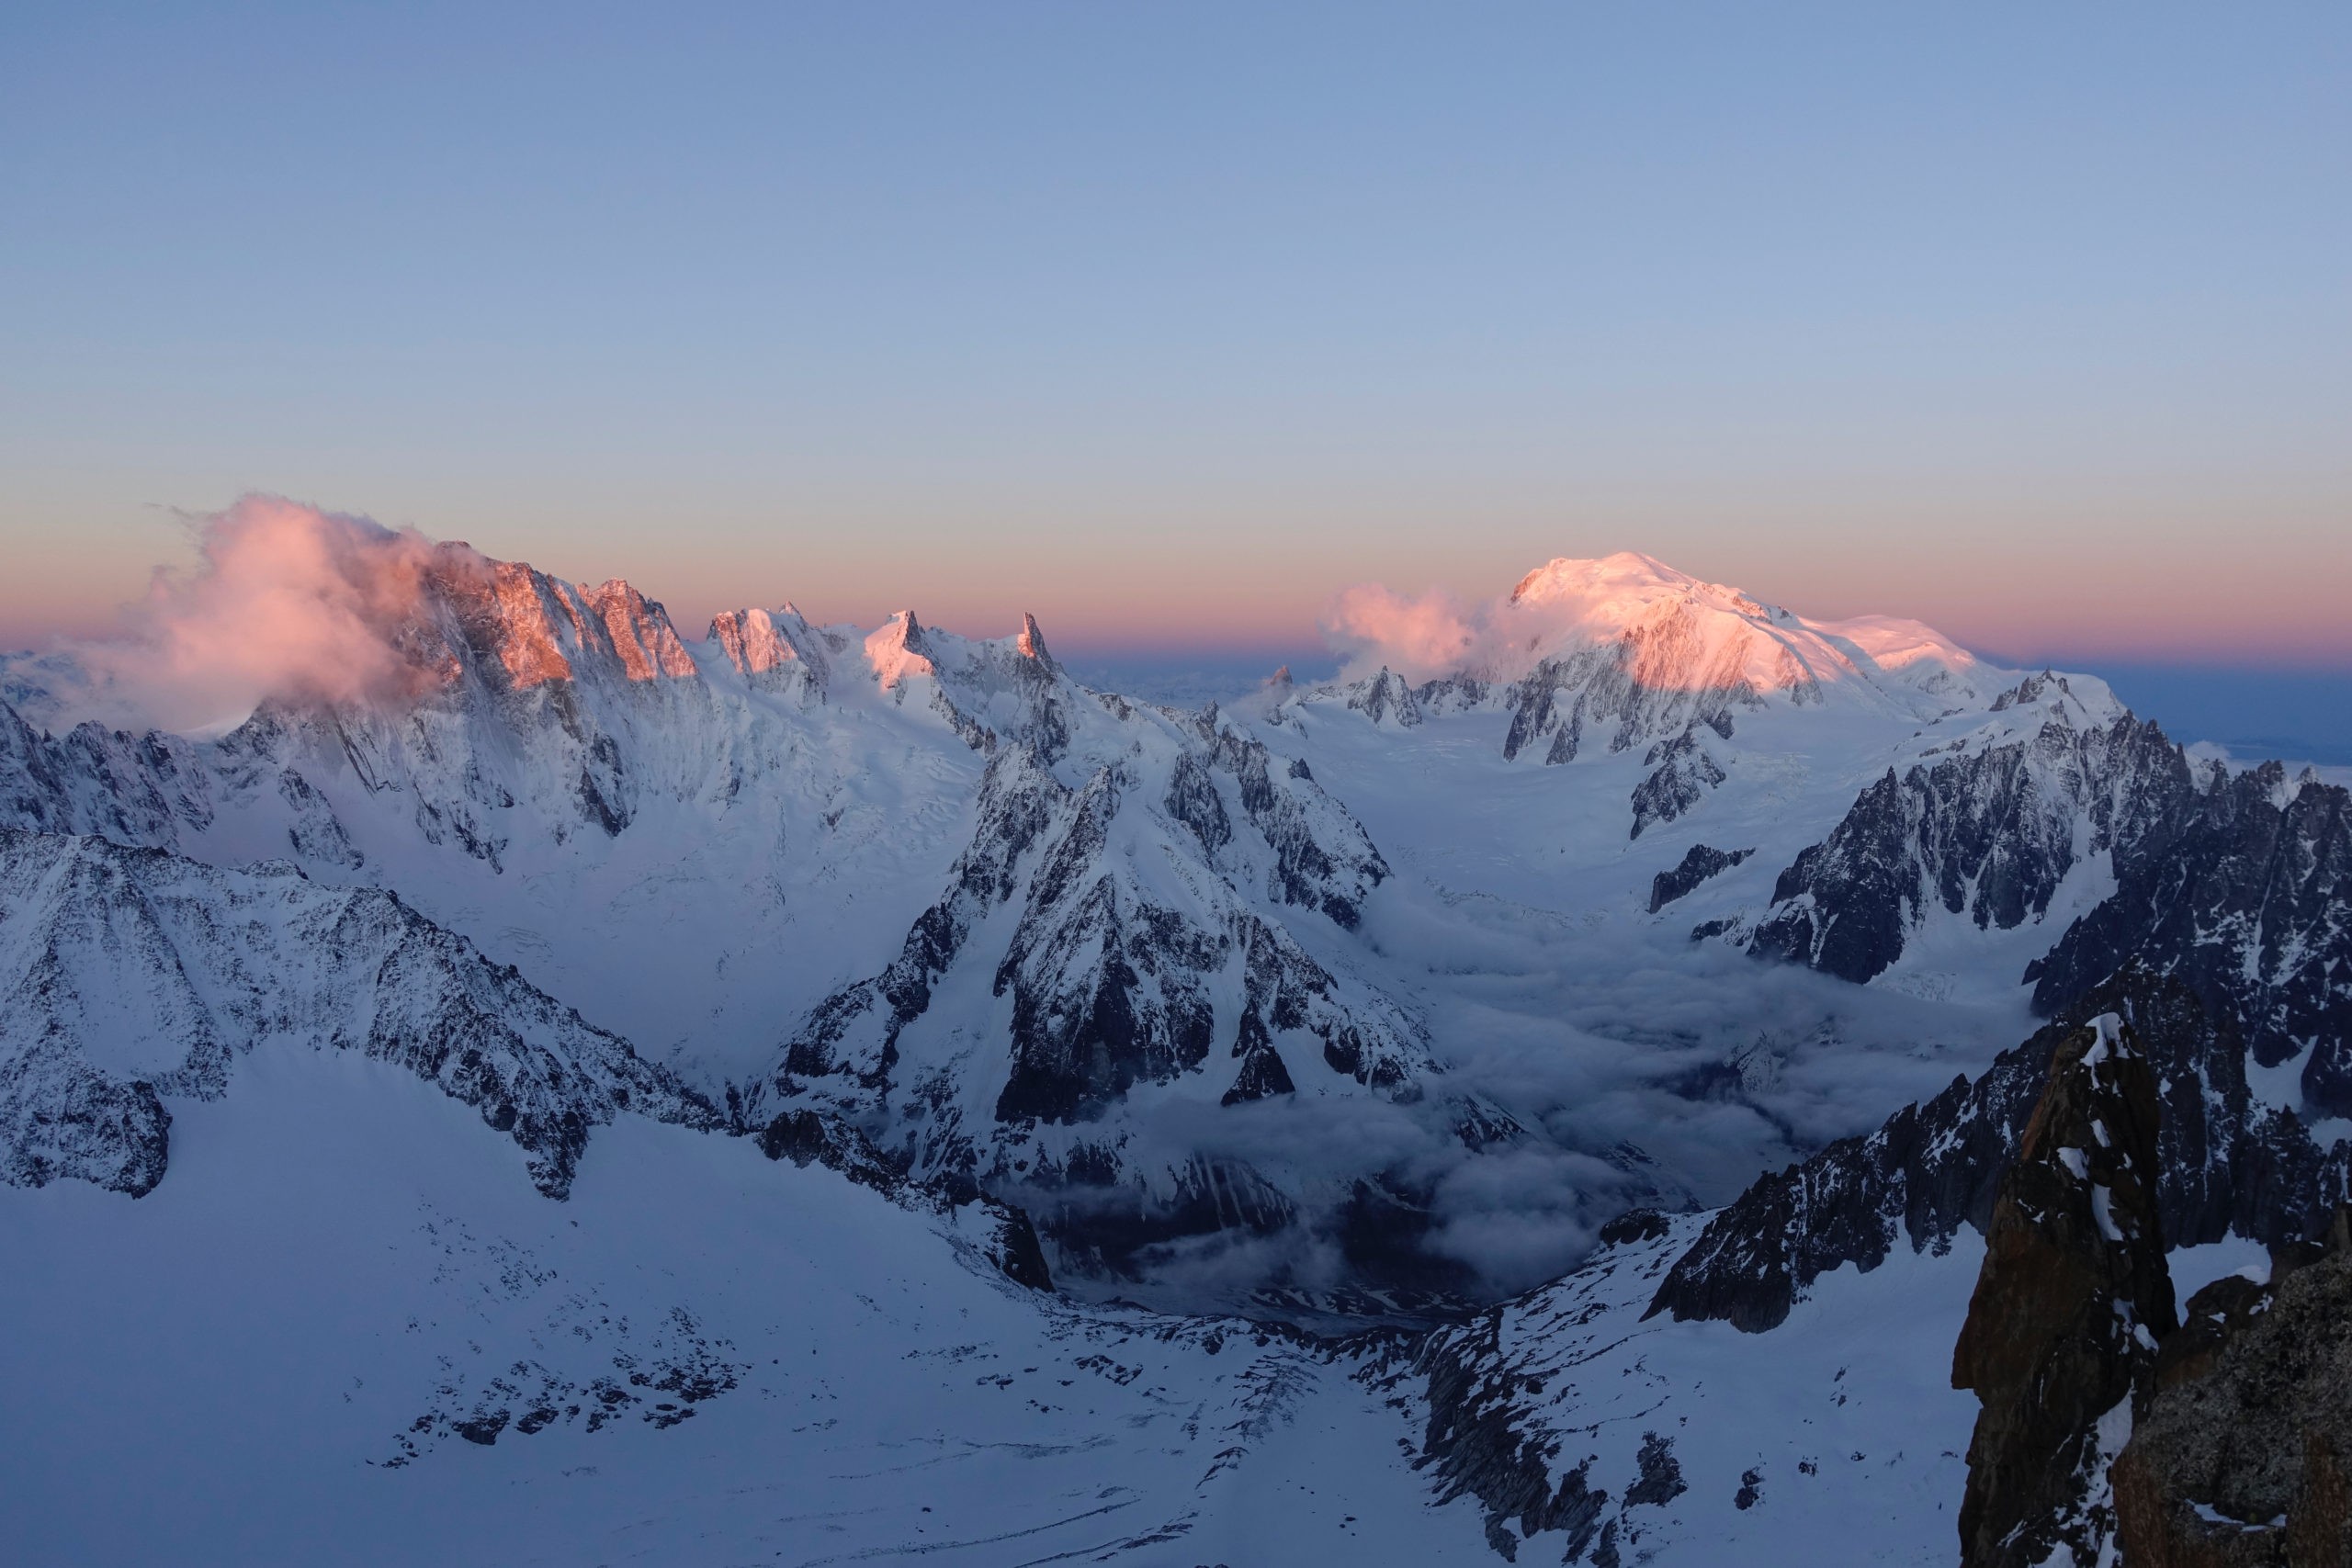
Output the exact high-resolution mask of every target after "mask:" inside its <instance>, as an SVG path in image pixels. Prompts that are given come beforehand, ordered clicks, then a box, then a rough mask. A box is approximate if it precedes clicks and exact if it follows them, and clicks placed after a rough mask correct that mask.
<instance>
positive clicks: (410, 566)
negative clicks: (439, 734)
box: [71, 495, 471, 731]
mask: <svg viewBox="0 0 2352 1568" xmlns="http://www.w3.org/2000/svg"><path fill="white" fill-rule="evenodd" d="M196 529H197V549H198V562H197V565H196V568H195V569H194V570H192V571H187V572H173V571H168V570H158V571H157V572H156V574H155V576H154V580H153V582H152V583H151V584H150V586H149V589H148V592H147V596H146V599H145V601H144V602H143V603H141V604H138V605H136V606H133V607H130V609H129V610H127V611H126V618H127V619H128V621H129V623H130V624H129V626H128V628H127V631H126V634H125V635H124V636H123V637H119V638H113V639H109V640H106V641H102V642H90V643H83V644H78V645H74V646H73V647H72V648H71V651H72V652H73V653H74V654H75V655H76V657H78V658H79V660H81V662H82V663H83V664H84V666H85V668H87V669H88V671H90V673H91V675H92V676H93V678H94V679H95V681H96V683H97V687H98V689H97V691H96V693H95V694H93V695H94V697H95V699H96V705H98V706H99V707H100V708H101V709H102V710H109V711H108V713H107V716H110V717H112V718H114V720H115V721H116V722H131V723H141V724H153V725H158V726H161V727H164V728H171V729H177V730H184V731H200V730H205V729H212V728H221V727H224V726H227V725H232V724H235V723H236V722H238V721H239V720H241V719H243V717H245V716H247V715H248V714H250V713H252V712H253V710H254V706H255V705H257V704H259V703H260V702H262V701H263V700H264V699H266V698H271V697H278V698H286V699H291V700H297V701H305V700H308V701H330V702H341V701H350V700H354V699H363V698H369V697H376V696H390V695H397V694H401V693H404V692H413V691H414V690H416V689H417V687H418V686H419V685H420V683H422V682H424V681H426V680H428V679H429V678H430V677H429V675H428V673H427V672H426V671H424V670H423V669H421V668H420V667H419V666H418V665H416V664H415V663H413V662H412V661H411V660H408V659H407V658H404V657H403V656H402V653H401V645H402V642H403V629H404V627H407V626H410V625H412V624H413V617H414V615H415V612H416V609H417V606H418V604H419V603H420V599H421V590H422V586H423V582H424V574H425V572H426V571H427V570H428V569H430V568H432V567H433V566H434V565H435V563H436V561H438V562H440V563H441V565H442V567H443V569H444V570H447V566H448V565H450V564H454V562H456V561H458V560H463V559H469V558H471V552H469V551H465V550H464V549H463V547H451V546H436V545H435V544H434V543H433V542H432V541H431V540H429V539H427V538H425V537H424V536H423V535H421V534H418V533H416V532H415V531H413V530H395V529H390V528H386V527H384V526H383V525H380V524H378V523H375V522H372V521H370V520H369V519H368V518H365V517H355V516H348V515H345V514H343V513H331V512H322V511H320V510H319V509H318V508H317V507H314V506H308V505H304V504H302V503H300V502H292V501H287V500H285V499H283V498H281V497H277V496H266V495H248V496H246V497H244V498H243V499H242V500H240V501H238V502H236V503H235V504H234V505H232V506H231V507H230V508H229V509H228V510H226V511H224V512H219V513H212V514H210V515H209V516H206V517H203V518H200V519H198V521H197V523H196Z"/></svg>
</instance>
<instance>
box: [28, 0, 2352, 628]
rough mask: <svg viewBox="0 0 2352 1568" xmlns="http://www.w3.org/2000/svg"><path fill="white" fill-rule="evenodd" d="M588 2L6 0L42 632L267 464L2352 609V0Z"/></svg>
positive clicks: (1311, 578)
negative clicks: (510, 14)
mask: <svg viewBox="0 0 2352 1568" xmlns="http://www.w3.org/2000/svg"><path fill="white" fill-rule="evenodd" d="M421 14H422V15H423V16H424V20H423V21H420V15H421ZM576 16H577V19H576V21H574V22H572V23H571V24H569V25H567V26H566V27H565V28H561V29H557V30H550V29H549V28H547V27H546V26H545V25H544V23H543V21H542V20H541V19H540V18H538V17H530V18H526V17H520V16H517V17H514V18H512V19H505V18H503V17H502V16H501V14H500V13H499V12H498V10H497V8H496V7H485V6H476V5H467V6H448V7H447V8H445V9H442V10H440V11H439V12H438V13H437V16H436V15H435V14H433V13H431V12H430V10H429V9H427V8H420V7H396V8H383V9H380V10H379V9H374V8H363V7H356V6H332V7H328V6H311V5H304V6H285V7H276V6H261V5H240V6H222V7H217V8H209V9H205V10H201V11H198V10H196V9H193V8H191V9H190V10H188V11H187V12H184V13H182V17H181V19H180V20H178V21H176V22H175V21H172V20H169V19H158V18H156V17H142V18H141V20H140V21H139V22H138V24H137V25H136V26H132V25H130V24H128V23H120V22H117V21H115V20H110V19H109V17H107V14H106V12H105V10H104V9H103V8H98V7H88V6H47V5H38V4H23V5H12V6H8V7H6V15H5V17H0V211H5V212H6V220H5V221H0V299H5V300H6V308H5V309H0V368H4V369H5V374H0V562H4V563H5V570H0V645H6V646H27V645H31V644H36V643H38V642H40V641H41V640H42V639H43V638H45V637H49V636H51V635H52V634H54V633H56V632H58V631H60V630H65V631H74V632H85V633H86V632H89V631H93V630H96V629H98V628H101V627H103V626H105V625H107V623H108V621H109V620H110V618H111V617H112V615H113V614H114V607H115V606H117V605H119V604H122V603H124V602H126V601H130V600H133V599H136V598H137V597H138V596H139V595H140V593H141V590H142V587H143V585H144V583H145V581H146V578H147V575H148V572H149V571H150V570H151V569H152V568H153V566H155V565H156V564H157V563H159V562H164V563H168V562H174V561H185V560H187V558H188V555H189V545H188V532H187V524H186V522H185V517H186V516H187V515H188V514H195V513H209V512H215V511H218V510H220V509H221V508H223V507H225V506H227V505H229V504H230V502H232V501H233V500H234V499H235V498H236V497H237V496H238V495H240V494H242V493H243V492H246V491H265V492H270V493H275V494H281V495H287V496H291V497H295V498H298V499H300V500H304V501H309V502H316V503H318V504H320V505H322V506H325V507H328V508H332V509H336V510H340V511H345V512H351V513H364V514H367V515H368V516H372V517H374V518H376V519H378V520H379V521H381V522H383V523H385V524H388V525H413V526H414V527H416V528H418V529H421V530H422V531H424V533H425V534H427V535H430V536H435V537H438V538H465V539H469V540H471V541H472V542H473V543H474V544H475V545H477V546H478V547H481V549H483V550H484V551H486V552H488V553H490V554H492V555H495V556H500V557H504V558H522V559H527V560H530V561H532V562H534V563H535V564H537V565H539V566H541V567H543V568H546V569H548V570H554V571H558V572H560V573H562V574H564V575H567V576H571V577H575V578H581V579H586V580H590V581H601V580H602V579H604V578H605V577H610V576H616V575H619V576H626V577H628V578H629V579H631V580H632V581H636V582H638V583H639V585H640V586H642V587H643V588H644V589H645V590H646V591H647V592H650V593H652V594H654V595H655V596H657V597H659V598H662V599H663V600H665V601H666V602H667V603H668V604H669V605H670V607H671V608H672V610H673V613H674V614H675V615H676V616H677V618H678V620H679V621H680V622H681V624H682V626H686V627H687V629H688V630H689V632H690V635H691V634H693V633H695V632H698V631H699V629H700V626H701V625H702V622H703V620H704V618H705V617H707V615H709V614H710V613H711V612H712V611H713V610H715V609H718V608H721V607H726V606H731V605H735V604H744V603H761V604H775V603H777V602H780V601H782V600H784V599H786V598H790V599H793V600H796V601H797V602H798V603H799V604H801V606H802V607H803V608H804V609H806V610H807V611H809V613H810V614H811V615H816V616H820V617H822V618H825V619H829V620H857V621H861V622H868V623H870V622H872V621H873V620H875V619H876V618H878V617H879V616H880V615H883V614H884V613H886V612H888V611H889V610H891V609H895V608H898V607H900V606H902V605H912V606H914V607H916V608H917V609H919V610H920V611H921V612H922V615H924V617H925V618H926V619H927V620H933V621H936V622H939V623H942V624H944V625H947V626H954V627H956V628H958V629H964V630H968V631H972V632H975V633H990V634H993V633H1001V632H1006V631H1010V630H1012V628H1013V627H1014V626H1017V625H1018V618H1019V615H1020V613H1021V612H1022V611H1023V610H1034V611H1035V613H1036V614H1037V615H1038V616H1039V617H1040V619H1041V620H1042V621H1043V622H1044V624H1045V626H1046V630H1047V633H1048V635H1049V636H1050V637H1053V638H1054V639H1055V642H1056V645H1057V648H1061V649H1065V650H1067V651H1069V652H1073V653H1077V654H1080V655H1084V656H1089V657H1096V658H1111V657H1114V656H1115V657H1124V656H1130V655H1134V654H1136V653H1138V652H1139V651H1143V652H1151V653H1154V654H1156V655H1165V656H1168V657H1179V656H1191V655H1196V654H1197V655H1200V656H1202V657H1208V656H1211V655H1216V656H1224V655H1227V654H1232V655H1235V656H1239V655H1242V654H1248V655H1252V656H1254V654H1255V653H1256V652H1257V651H1259V650H1266V651H1269V652H1272V651H1277V650H1281V649H1295V648H1312V647H1314V646H1316V644H1317V630H1316V627H1317V617H1318V615H1320V614H1322V613H1323V611H1324V610H1325V608H1326V606H1327V605H1328V604H1329V602H1330V601H1331V599H1332V597H1333V595H1335V594H1336V593H1338V592H1340V591H1341V590H1344V589H1346V588H1348V587H1350V586H1351V585H1353V584H1358V583H1363V582H1380V583H1385V584H1387V585H1390V586H1391V587H1393V588H1394V589H1396V590H1397V591H1399V592H1415V593H1418V592H1422V591H1424V590H1427V589H1430V588H1432V587H1439V588H1446V589H1450V590H1452V591H1453V592H1456V593H1459V594H1462V595H1464V596H1466V597H1480V596H1486V595H1491V594H1493V593H1495V592H1499V591H1501V590H1503V589H1505V588H1507V587H1508V586H1509V585H1510V582H1511V581H1513V580H1515V579H1516V578H1517V577H1518V576H1520V575H1521V573H1522V572H1524V571H1525V570H1528V569H1529V568H1531V567H1532V566H1535V565H1537V564H1539V563H1540V562H1542V561H1544V560H1545V559H1547V558H1551V557H1554V556H1562V555H1568V556H1587V555H1601V554H1605V553H1608V552H1610V551H1613V550H1619V549H1634V550H1640V551H1644V552H1646V553H1648V554H1650V555H1653V556H1657V557H1658V558H1662V559H1664V560H1667V561H1668V562H1671V563H1673V564H1674V565H1675V566H1677V567H1679V568H1680V569H1682V570H1686V571H1690V572H1692V573H1694V574H1696V575H1699V576H1701V577H1704V578H1708V579H1712V580H1715V581H1727V582H1731V583H1735V584H1737V585H1739V586H1741V587H1744V588H1746V589H1747V590H1748V591H1749V592H1752V593H1755V594H1757V595H1758V596H1761V597H1763V598H1766V599H1769V600H1772V601H1775V602H1779V603H1783V604H1788V605H1790V606H1792V607H1793V608H1795V609H1798V610H1800V611H1802V612H1804V613H1806V614H1809V615H1819V616H1841V615H1852V614H1856V613H1860V612H1865V611H1881V612H1886V613H1892V614H1899V615H1913V616H1917V617H1919V618H1921V619H1924V620H1926V621H1928V622H1930V623H1931V624H1933V625H1935V626H1939V627H1940V628H1941V629H1943V630H1944V631H1946V632H1948V633H1949V634H1951V636H1953V637H1957V638H1959V639H1961V640H1962V641H1963V642H1966V643H1968V644H1970V645H1972V646H1973V647H1976V648H1978V649H1982V650H1985V651H1988V652H1991V653H1995V654H1997V655H2002V656H2006V657H2009V658H2015V659H2043V658H2047V659H2068V658H2071V659H2075V660H2088V661H2100V660H2104V661H2108V662H2115V661H2139V662H2165V663H2171V664H2177V665H2231V664H2254V665H2261V666H2268V667H2280V666H2285V667H2298V668H2302V669H2306V670H2311V671H2337V672H2341V671H2346V670H2352V615H2347V614H2346V605H2347V604H2352V543H2347V538H2352V90H2347V84H2352V7H2346V6H2342V5H2340V4H2337V5H2325V6H2247V7H2232V8H2228V9H2220V8H2215V7H2210V6H2201V7H2162V6H2145V7H2133V8H2131V10H2130V11H2129V12H2128V13H2127V12H2124V11H2122V10H2118V9H2110V8H2105V7H2092V6H2079V7H2049V6H1996V7H1967V8H1950V9H1946V10H1943V11H1941V12H1939V13H1936V14H1933V15H1930V14H1927V13H1925V12H1923V11H1922V10H1920V9H1919V8H1916V7H1878V6H1857V7H1853V8H1850V9H1834V8H1810V9H1808V8H1803V7H1794V8H1792V7H1770V8H1766V7H1747V6H1723V7H1706V6H1688V7H1686V6H1677V7H1661V8H1636V7H1631V6H1612V7H1585V6H1555V5H1544V6H1509V5H1495V6H1471V7H1460V6H1379V5H1374V6H1363V5H1352V4H1351V5H1335V6H1329V7H1328V8H1321V9H1317V8H1314V7H1306V6H1298V7H1289V8H1286V9H1285V10H1284V12H1283V15H1282V16H1280V17H1273V16H1270V15H1268V14H1266V12H1265V10H1264V9H1263V8H1261V7H1258V6H1153V7H1147V6H1096V5H1070V6H1030V5H1012V6H961V5H957V6H908V5H891V4H883V5H872V6H743V7H740V8H729V7H717V8H714V7H677V8H666V9H664V10H663V11H662V12H659V13H656V12H654V11H652V10H650V9H647V8H638V9H635V10H624V9H620V8H612V9H606V8H602V7H594V6H584V7H582V8H581V9H580V10H579V11H578V12H577V14H576ZM2127 17H2128V20H2129V22H2130V26H2129V28H2128V30H2127V29H2126V28H2124V27H2123V26H2122V25H2121V24H2122V23H2123V22H2124V21H2125V20H2126V19H2127Z"/></svg>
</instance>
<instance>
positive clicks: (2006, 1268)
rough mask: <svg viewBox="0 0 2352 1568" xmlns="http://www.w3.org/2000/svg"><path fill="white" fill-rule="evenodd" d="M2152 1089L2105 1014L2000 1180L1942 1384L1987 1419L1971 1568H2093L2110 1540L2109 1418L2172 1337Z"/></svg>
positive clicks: (2113, 1443)
mask: <svg viewBox="0 0 2352 1568" xmlns="http://www.w3.org/2000/svg"><path fill="white" fill-rule="evenodd" d="M2156 1108H2157V1095H2156V1077H2155V1074H2154V1071H2153V1070H2152V1068H2151V1066H2150V1064H2149V1062H2148V1059H2147V1057H2146V1056H2145V1055H2143V1053H2142V1052H2141V1050H2140V1049H2139V1046H2138V1044H2137V1043H2136V1041H2135V1039H2134V1036H2133V1031H2132V1030H2131V1026H2130V1025H2128V1024H2126V1023H2124V1022H2123V1021H2121V1020H2120V1018H2118V1017H2117V1016H2116V1015H2114V1014H2111V1013H2109V1014H2102V1015H2100V1016H2099V1017H2098V1019H2096V1020H2094V1021H2092V1022H2091V1023H2090V1024H2089V1025H2087V1026H2086V1027H2085V1028H2082V1029H2079V1030H2075V1031H2074V1032H2070V1033H2068V1034H2067V1035H2065V1036H2064V1038H2063V1039H2061V1040H2060V1041H2059V1042H2058V1046H2057V1053H2056V1055H2055V1056H2054V1058H2053V1059H2052V1063H2051V1066H2050V1081H2049V1084H2048V1087H2047V1088H2046V1089H2043V1091H2042V1095H2041V1100H2040V1101H2039V1103H2037V1104H2036V1105H2035V1107H2034V1111H2033V1116H2032V1119H2031V1120H2030V1122H2028V1123H2027V1126H2026V1130H2025V1136H2024V1139H2023V1142H2022V1144H2021V1145H2020V1146H2019V1148H2018V1155H2017V1157H2016V1159H2015V1160H2014V1161H2012V1162H2011V1164H2010V1166H2009V1168H2008V1171H2007V1174H2005V1175H2004V1176H2003V1177H2002V1179H2001V1190H2000V1196H1999V1198H1998V1199H1997V1200H1996V1202H1995V1204H1994V1207H1993V1220H1992V1224H1991V1227H1990V1228H1989V1230H1988V1231H1987V1232H1986V1235H1985V1267H1984V1270H1983V1272H1982V1273H1981V1274H1979V1275H1978V1277H1977V1281H1976V1291H1975V1294H1974V1295H1973V1297H1972V1298H1971V1300H1970V1302H1969V1307H1968V1319H1967V1322H1966V1323H1965V1324H1963V1325H1962V1328H1961V1332H1960V1342H1959V1343H1958V1345H1956V1346H1955V1347H1954V1348H1953V1350H1952V1373H1951V1381H1952V1386H1953V1387H1955V1388H1964V1389H1972V1390H1973V1391H1974V1392H1975V1393H1976V1396H1977V1399H1978V1400H1979V1401H1980V1402H1981V1403H1982V1404H1983V1405H1984V1409H1983V1410H1982V1412H1981V1413H1980V1414H1979V1415H1978V1416H1977V1420H1976V1431H1975V1435H1974V1437H1973V1438H1972V1439H1971V1441H1970V1443H1969V1449H1968V1490H1967V1494H1966V1496H1965V1497H1964V1498H1963V1499H1962V1504H1961V1511H1960V1539H1961V1561H1962V1563H1963V1564H1965V1565H1966V1568H2035V1565H2038V1564H2041V1563H2042V1562H2046V1561H2048V1560H2049V1558H2050V1557H2051V1556H2052V1553H2053V1552H2054V1551H2056V1550H2057V1549H2058V1548H2060V1547H2064V1548H2065V1549H2067V1550H2068V1551H2071V1552H2072V1553H2073V1557H2072V1560H2073V1561H2074V1562H2094V1561H2097V1560H2098V1555H2099V1551H2100V1549H2101V1548H2102V1547H2103V1546H2104V1545H2105V1544H2106V1542H2107V1541H2108V1540H2109V1539H2110V1538H2111V1537H2112V1535H2113V1533H2114V1528H2115V1525H2114V1515H2113V1511H2112V1508H2111V1506H2110V1505H2109V1502H2108V1501H2107V1498H2106V1492H2105V1484H2104V1476H2105V1472H2106V1467H2107V1465H2108V1463H2109V1461H2111V1460H2112V1459H2113V1457H2114V1449H2115V1448H2116V1447H2120V1429H2128V1428H2126V1427H2124V1426H2123V1423H2122V1422H2121V1421H2120V1420H2118V1419H2117V1417H2118V1416H2125V1417H2128V1414H2129V1411H2130V1408H2131V1405H2132V1404H2134V1403H2135V1401H2137V1402H2141V1403H2144V1401H2145V1400H2146V1398H2147V1397H2148V1395H2149V1394H2150V1393H2152V1392H2153V1391H2154V1373H2155V1360H2156V1346H2157V1342H2158V1341H2159V1340H2160V1339H2162V1338H2163V1337H2165V1336H2166V1335H2169V1334H2171V1333H2172V1332H2173V1331H2174V1330H2175V1329H2176V1328H2177V1327H2178V1320H2177V1316H2176V1314H2175V1308H2174V1303H2173V1292H2172V1277H2171V1275H2170V1273H2169V1272H2168V1271H2167V1270H2166V1269H2165V1244H2164V1237H2163V1234H2162V1229H2161V1227H2160V1225H2159V1224H2158V1221H2157V1216H2156V1172H2157V1168H2158V1165H2157V1161H2158V1156H2157V1151H2156V1117H2157V1109H2156Z"/></svg>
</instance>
